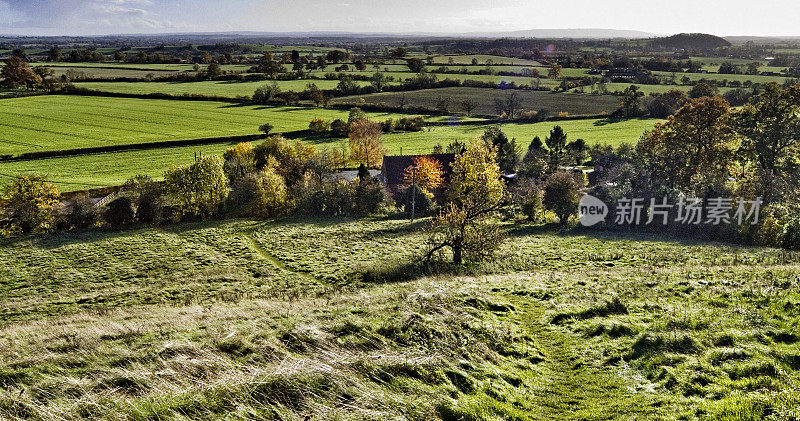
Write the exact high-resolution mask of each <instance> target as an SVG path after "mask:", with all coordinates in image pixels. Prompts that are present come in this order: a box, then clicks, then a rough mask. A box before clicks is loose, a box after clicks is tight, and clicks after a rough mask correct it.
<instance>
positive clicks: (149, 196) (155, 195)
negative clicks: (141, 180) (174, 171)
mask: <svg viewBox="0 0 800 421" xmlns="http://www.w3.org/2000/svg"><path fill="white" fill-rule="evenodd" d="M164 208H165V203H164V196H163V194H162V191H161V189H160V188H153V189H149V190H146V191H144V192H142V193H141V194H140V195H139V197H138V198H137V199H136V219H137V220H138V221H139V222H140V223H142V224H156V223H159V222H160V221H161V220H162V219H163V217H164Z"/></svg>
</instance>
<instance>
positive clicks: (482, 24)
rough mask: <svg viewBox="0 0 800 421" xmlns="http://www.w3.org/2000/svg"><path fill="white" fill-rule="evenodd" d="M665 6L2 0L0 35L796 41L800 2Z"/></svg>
mask: <svg viewBox="0 0 800 421" xmlns="http://www.w3.org/2000/svg"><path fill="white" fill-rule="evenodd" d="M747 6H748V4H747V3H745V2H744V1H740V0H737V1H728V2H704V3H702V4H699V2H696V1H689V0H676V1H673V2H672V3H670V5H669V7H663V3H662V2H655V1H641V2H636V3H633V2H629V1H623V0H608V1H606V2H602V3H600V2H594V1H588V0H573V1H572V2H569V3H568V4H564V3H562V4H551V3H549V2H543V1H521V0H507V1H503V2H497V1H491V0H490V1H477V0H466V1H454V0H442V1H439V2H435V3H431V2H425V1H421V0H406V1H404V2H389V1H368V0H338V1H337V0H334V1H321V0H297V1H285V0H206V1H200V0H0V34H8V35H23V36H56V35H112V34H113V35H115V34H166V33H201V32H237V31H241V32H273V33H281V32H348V33H381V34H409V33H424V34H461V33H491V32H510V31H522V30H536V29H541V28H544V29H547V30H553V29H595V28H598V29H603V30H623V31H641V32H646V33H653V34H660V35H661V34H675V33H681V32H703V33H710V34H715V35H720V36H765V37H767V36H783V37H792V36H799V35H800V30H798V29H797V27H796V24H795V23H794V22H793V21H794V17H795V16H797V15H798V14H800V4H798V3H796V2H792V1H788V0H776V1H773V2H771V4H770V6H769V7H762V8H751V7H747Z"/></svg>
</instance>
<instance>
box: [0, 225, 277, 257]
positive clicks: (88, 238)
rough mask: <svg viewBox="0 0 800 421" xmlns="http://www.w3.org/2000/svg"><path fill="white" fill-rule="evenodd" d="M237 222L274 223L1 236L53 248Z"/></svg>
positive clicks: (11, 242)
mask: <svg viewBox="0 0 800 421" xmlns="http://www.w3.org/2000/svg"><path fill="white" fill-rule="evenodd" d="M236 221H246V222H252V223H256V224H262V225H266V224H269V223H270V222H269V221H258V220H251V219H247V220H237V219H224V220H217V221H202V222H183V223H179V224H174V225H173V224H169V225H138V224H137V225H130V226H127V227H121V228H114V229H112V228H103V229H100V228H98V229H94V230H89V231H70V232H58V233H50V234H31V235H23V236H18V237H9V238H0V248H3V247H19V246H22V247H31V246H32V247H37V248H41V249H45V250H52V249H57V248H59V247H64V246H69V245H73V244H87V243H95V242H99V241H107V240H113V239H117V238H122V237H129V236H135V235H137V234H141V233H146V232H151V233H171V234H183V233H186V232H190V231H195V230H200V229H208V228H218V227H221V226H224V225H229V224H231V223H235V222H236Z"/></svg>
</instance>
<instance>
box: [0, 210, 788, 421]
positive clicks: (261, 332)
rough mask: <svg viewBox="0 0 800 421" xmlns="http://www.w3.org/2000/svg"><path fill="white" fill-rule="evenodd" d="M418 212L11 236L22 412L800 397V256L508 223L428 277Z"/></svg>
mask: <svg viewBox="0 0 800 421" xmlns="http://www.w3.org/2000/svg"><path fill="white" fill-rule="evenodd" d="M417 228H418V224H410V223H408V222H407V221H400V220H350V219H295V220H288V221H283V222H258V221H248V220H239V221H227V222H216V223H206V224H188V225H181V226H176V227H173V228H167V229H159V228H148V229H139V230H131V231H128V232H93V233H83V234H71V235H53V236H45V237H29V238H21V239H6V240H0V250H2V252H1V253H0V263H2V265H0V277H2V279H5V280H8V282H4V283H2V284H0V296H2V297H3V298H2V299H1V300H2V306H0V308H2V311H1V312H0V318H2V320H3V325H2V327H0V335H2V337H3V338H4V341H2V342H0V382H2V384H3V385H4V387H3V388H2V389H0V416H2V417H3V418H4V419H21V418H32V419H74V418H78V417H86V418H88V417H91V418H93V419H218V418H220V417H222V416H226V417H227V419H254V418H259V419H311V418H313V419H375V420H378V419H412V420H428V419H433V418H437V417H438V418H441V419H444V420H477V419H486V420H491V419H498V420H499V419H517V420H539V419H565V420H566V419H631V417H638V418H640V419H653V418H660V417H661V416H663V415H664V414H675V416H676V418H677V417H685V418H688V419H695V418H700V419H726V420H728V419H742V420H743V419H761V418H762V417H763V416H765V415H767V414H771V415H772V416H773V418H774V419H791V418H787V417H788V416H789V415H790V413H791V411H792V410H793V409H792V408H796V406H797V405H798V404H799V403H800V395H798V392H797V391H798V390H800V389H798V386H800V381H799V380H798V370H800V363H798V361H800V341H798V332H797V326H796V317H797V315H798V309H800V293H798V289H797V286H796V285H795V284H794V283H793V282H789V281H786V282H783V281H781V280H784V279H791V276H790V274H793V273H796V272H797V270H798V269H799V268H800V255H797V254H796V253H791V254H789V253H786V252H781V251H777V250H768V249H757V248H738V247H732V246H725V245H713V244H702V243H698V242H682V243H678V242H671V241H655V240H654V239H652V238H649V237H647V236H641V235H636V236H632V237H626V236H618V235H609V234H602V233H599V234H594V235H592V236H587V235H582V234H581V233H575V232H559V231H555V230H553V229H551V228H548V227H541V226H507V227H506V228H505V230H506V233H507V235H508V240H507V242H506V243H505V245H504V246H503V248H502V250H501V251H500V253H499V254H498V256H503V257H502V258H498V259H497V260H495V261H494V262H492V263H486V264H482V265H477V266H469V267H465V268H463V269H461V270H460V271H459V272H458V273H447V272H441V273H438V274H436V273H429V274H427V275H425V274H421V273H415V270H413V267H409V266H407V265H405V264H403V263H401V262H408V261H410V260H411V259H413V257H414V256H415V255H416V254H417V253H418V252H419V250H420V247H421V246H422V237H421V236H420V234H419V231H418V230H417ZM756 315H759V316H758V317H756ZM782 417H783V418H782Z"/></svg>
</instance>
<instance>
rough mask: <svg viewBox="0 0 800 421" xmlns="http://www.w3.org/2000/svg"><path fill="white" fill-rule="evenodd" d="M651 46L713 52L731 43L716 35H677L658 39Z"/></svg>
mask: <svg viewBox="0 0 800 421" xmlns="http://www.w3.org/2000/svg"><path fill="white" fill-rule="evenodd" d="M650 46H651V47H656V48H666V49H671V50H713V49H715V48H720V47H730V46H731V43H730V42H728V41H727V40H725V39H724V38H720V37H718V36H716V35H710V34H677V35H672V36H669V37H664V38H656V39H654V40H652V41H651V42H650Z"/></svg>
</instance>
